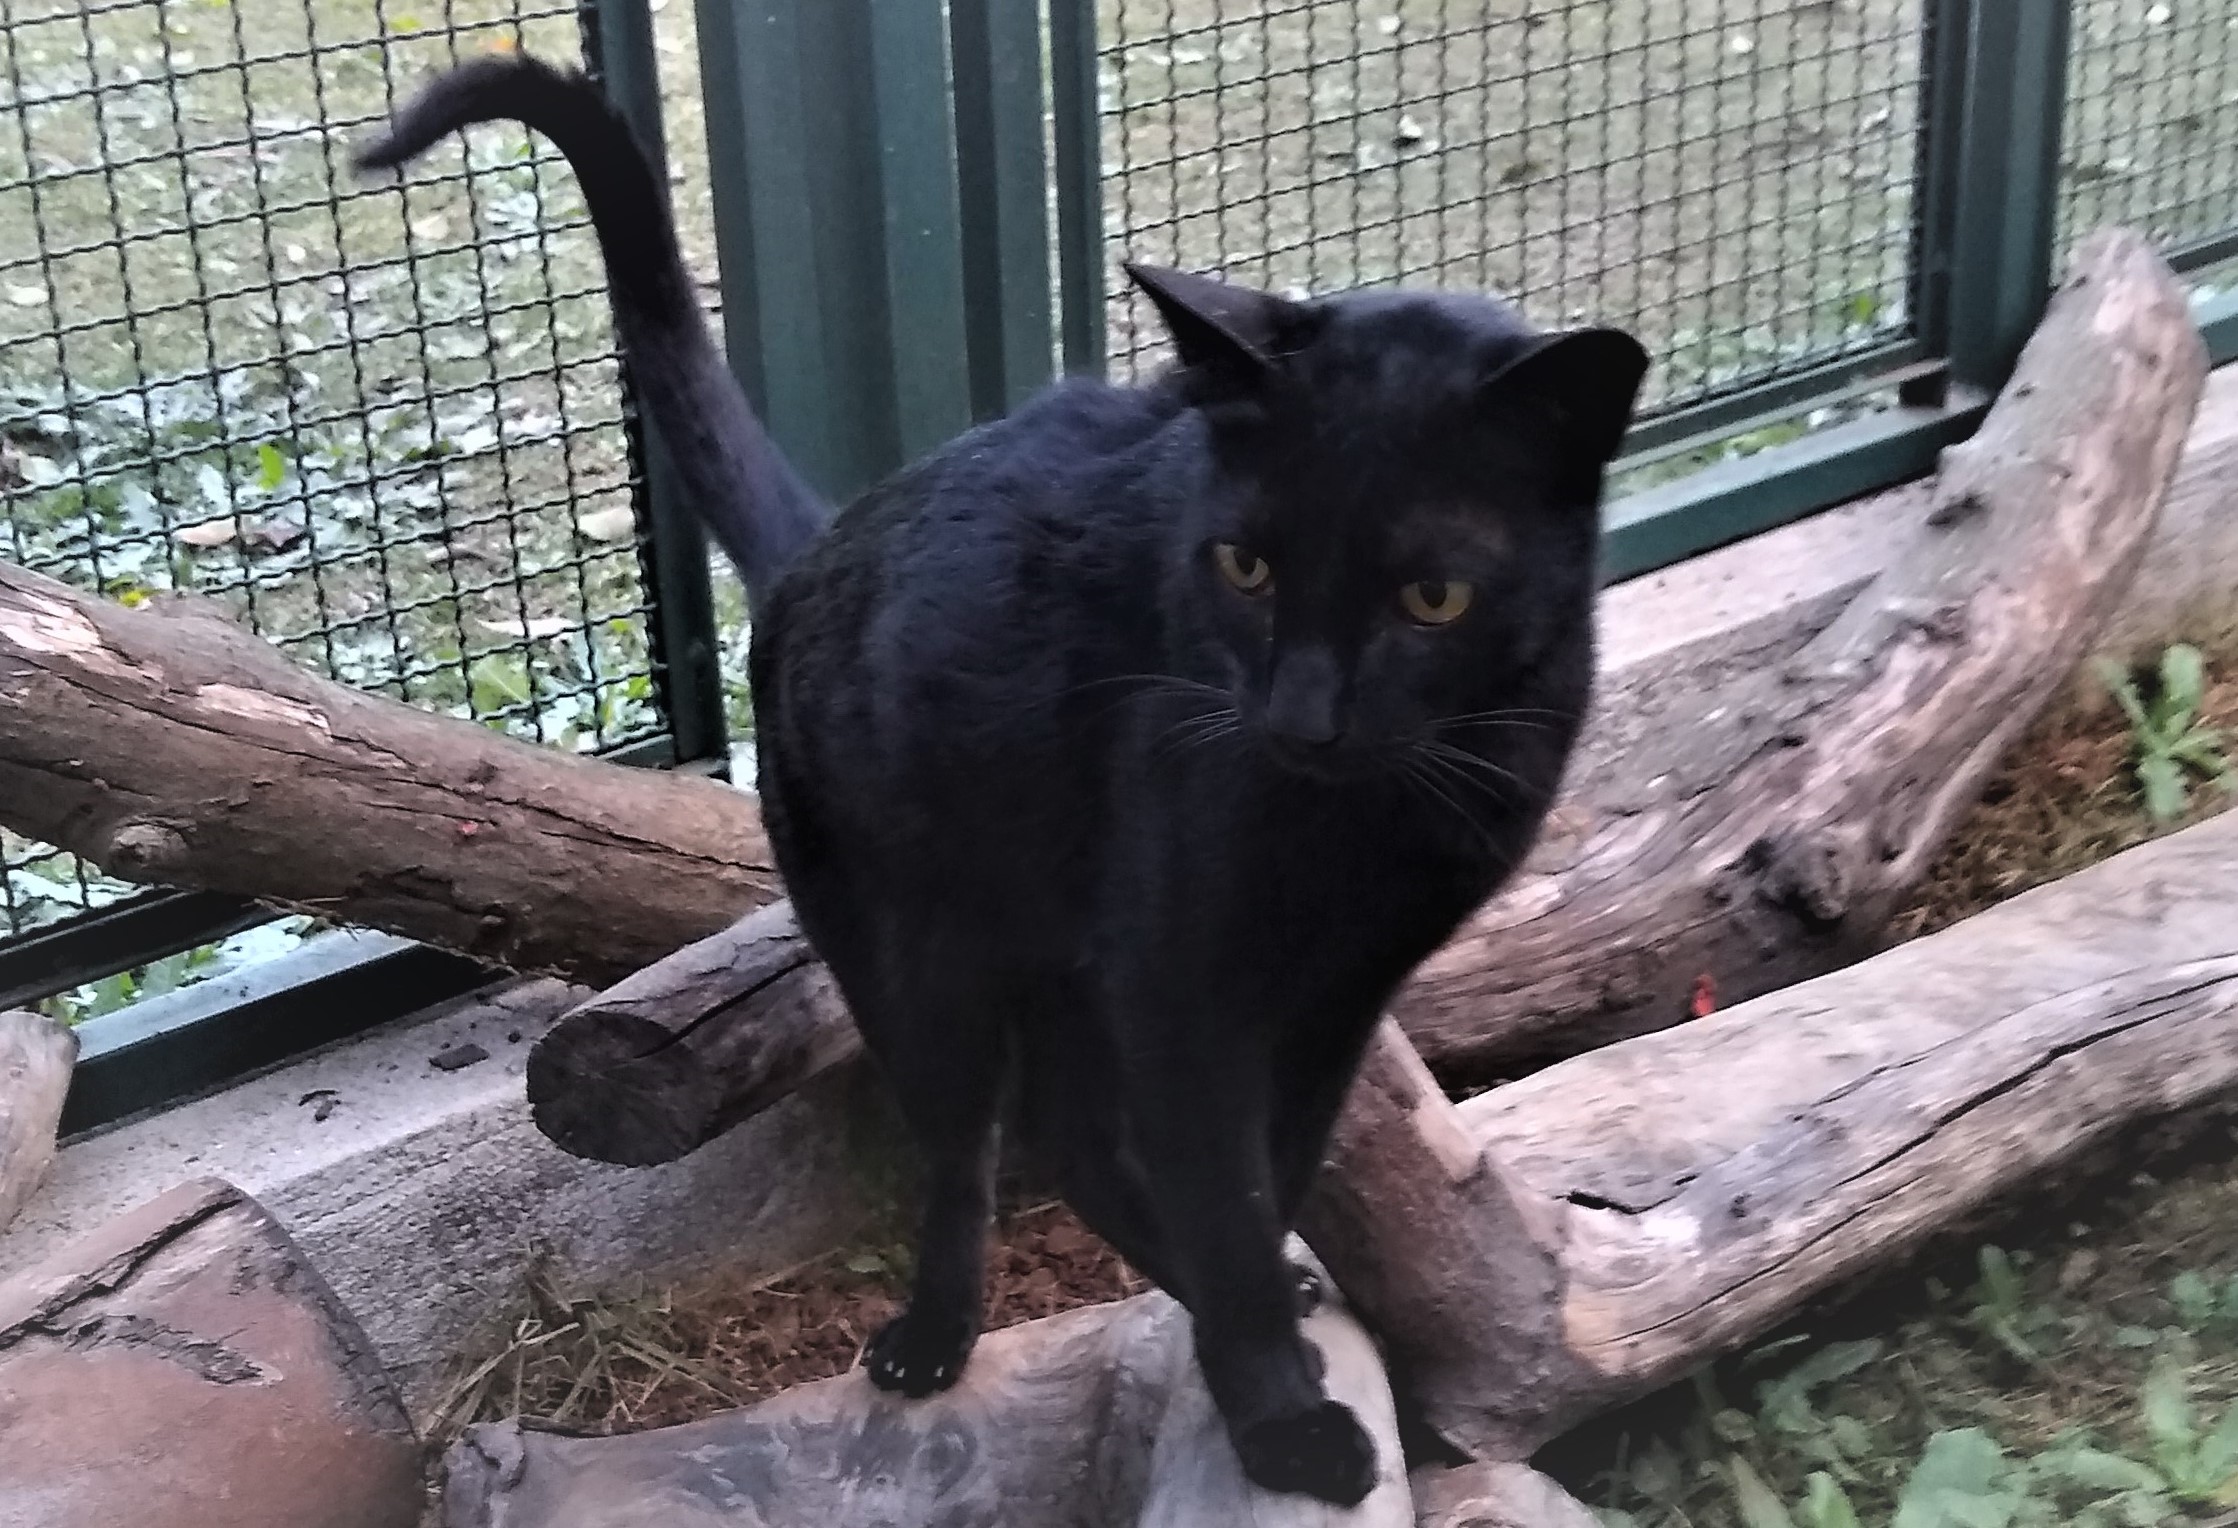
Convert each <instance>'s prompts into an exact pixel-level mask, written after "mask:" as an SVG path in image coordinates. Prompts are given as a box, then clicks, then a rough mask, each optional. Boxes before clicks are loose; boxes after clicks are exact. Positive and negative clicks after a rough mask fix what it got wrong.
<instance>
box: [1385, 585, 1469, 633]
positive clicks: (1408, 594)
mask: <svg viewBox="0 0 2238 1528" xmlns="http://www.w3.org/2000/svg"><path fill="white" fill-rule="evenodd" d="M1475 595H1476V591H1475V590H1474V589H1472V588H1470V587H1469V586H1468V585H1467V584H1465V583H1463V582H1461V581H1460V580H1459V579H1456V578H1425V579H1422V580H1420V581H1419V582H1417V583H1411V584H1408V585H1407V586H1406V587H1405V588H1403V589H1401V590H1400V591H1399V606H1400V608H1401V609H1403V610H1405V611H1406V613H1407V619H1408V620H1410V621H1413V622H1415V623H1416V624H1417V625H1420V626H1450V625H1451V624H1452V623H1453V622H1455V621H1458V620H1460V619H1461V612H1462V611H1464V610H1466V609H1468V608H1469V601H1470V600H1471V599H1472V598H1474V597H1475Z"/></svg>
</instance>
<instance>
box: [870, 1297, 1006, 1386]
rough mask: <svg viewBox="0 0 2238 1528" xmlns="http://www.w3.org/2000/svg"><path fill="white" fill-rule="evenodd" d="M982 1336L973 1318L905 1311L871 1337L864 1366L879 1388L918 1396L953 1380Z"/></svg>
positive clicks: (949, 1383)
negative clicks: (960, 1318)
mask: <svg viewBox="0 0 2238 1528" xmlns="http://www.w3.org/2000/svg"><path fill="white" fill-rule="evenodd" d="M978 1340H979V1329H978V1328H977V1327H976V1326H974V1325H972V1324H971V1323H970V1322H968V1321H962V1320H957V1319H955V1318H944V1317H937V1316H927V1315H923V1314H921V1313H919V1312H917V1311H914V1310H909V1311H904V1312H902V1314H900V1315H899V1316H896V1317H895V1318H894V1319H893V1320H891V1321H889V1322H887V1323H886V1324H885V1325H884V1326H883V1327H881V1328H880V1329H879V1332H878V1335H877V1336H875V1337H873V1338H871V1339H870V1346H869V1347H867V1348H865V1349H864V1350H863V1367H864V1368H865V1369H867V1370H869V1371H870V1382H871V1383H872V1384H874V1385H876V1386H877V1387H878V1388H879V1389H881V1390H893V1391H897V1392H899V1393H900V1394H902V1395H906V1396H908V1397H909V1398H910V1399H912V1400H915V1399H916V1398H918V1397H919V1396H926V1395H931V1394H932V1393H933V1392H934V1391H936V1390H946V1389H947V1388H948V1387H949V1386H950V1385H953V1384H954V1383H955V1382H956V1379H957V1377H958V1376H959V1375H961V1374H962V1373H963V1372H964V1360H965V1359H967V1358H969V1357H970V1356H971V1349H972V1344H973V1343H975V1342H977V1341H978Z"/></svg>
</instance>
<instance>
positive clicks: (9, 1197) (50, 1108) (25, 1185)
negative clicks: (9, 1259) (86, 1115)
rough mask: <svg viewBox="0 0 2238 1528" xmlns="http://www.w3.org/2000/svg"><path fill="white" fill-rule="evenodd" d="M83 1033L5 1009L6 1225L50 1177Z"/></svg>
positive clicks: (2, 1149)
mask: <svg viewBox="0 0 2238 1528" xmlns="http://www.w3.org/2000/svg"><path fill="white" fill-rule="evenodd" d="M77 1061H78V1037H77V1036H76V1035H75V1034H73V1033H71V1032H70V1031H69V1030H68V1029H66V1028H64V1027H63V1026H62V1025H60V1024H57V1023H55V1022H54V1020H52V1019H49V1018H44V1017H42V1016H40V1015H39V1014H36V1013H20V1012H11V1013H0V1231H5V1230H7V1228H8V1222H9V1221H11V1220H13V1219H15V1218H16V1212H17V1211H18V1210H20V1209H22V1208H23V1207H24V1205H25V1204H26V1203H28V1202H29V1201H30V1198H31V1196H32V1195H33V1194H34V1193H36V1192H37V1191H38V1188H39V1185H40V1184H41V1183H43V1182H45V1181H46V1176H47V1168H48V1167H50V1166H51V1165H53V1162H54V1133H55V1129H56V1127H57V1126H59V1125H60V1124H61V1123H62V1100H63V1096H64V1095H65V1094H67V1093H68V1092H69V1091H70V1070H71V1068H72V1067H74V1066H76V1065H77Z"/></svg>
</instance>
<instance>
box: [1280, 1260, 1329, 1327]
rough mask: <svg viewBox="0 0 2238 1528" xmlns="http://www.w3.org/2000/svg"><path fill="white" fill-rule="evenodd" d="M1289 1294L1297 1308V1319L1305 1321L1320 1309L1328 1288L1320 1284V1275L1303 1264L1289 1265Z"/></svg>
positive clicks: (1327, 1293)
mask: <svg viewBox="0 0 2238 1528" xmlns="http://www.w3.org/2000/svg"><path fill="white" fill-rule="evenodd" d="M1290 1292H1291V1295H1292V1297H1293V1298H1294V1299H1295V1300H1296V1302H1297V1306H1298V1319H1299V1320H1300V1321H1303V1320H1305V1318H1306V1317H1308V1316H1310V1315H1312V1314H1313V1313H1314V1312H1315V1311H1317V1310H1319V1309H1320V1308H1321V1302H1322V1301H1323V1300H1325V1299H1327V1298H1328V1295H1329V1286H1328V1285H1326V1284H1324V1283H1322V1282H1321V1275H1320V1274H1318V1273H1315V1272H1314V1271H1313V1270H1312V1269H1311V1268H1308V1267H1306V1266H1305V1265H1304V1264H1303V1263H1292V1264H1291V1265H1290Z"/></svg>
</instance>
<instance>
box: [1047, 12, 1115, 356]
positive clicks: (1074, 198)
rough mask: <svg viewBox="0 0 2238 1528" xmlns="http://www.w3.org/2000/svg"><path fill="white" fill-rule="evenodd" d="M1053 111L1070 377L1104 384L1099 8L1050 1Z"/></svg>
mask: <svg viewBox="0 0 2238 1528" xmlns="http://www.w3.org/2000/svg"><path fill="white" fill-rule="evenodd" d="M1049 110H1050V118H1051V121H1050V143H1051V151H1052V155H1053V158H1054V160H1055V164H1054V169H1055V172H1056V182H1057V186H1056V192H1057V196H1056V200H1057V285H1058V312H1059V330H1060V334H1061V337H1062V340H1063V345H1064V358H1065V370H1067V371H1069V372H1076V373H1083V374H1087V375H1091V376H1101V375H1102V374H1103V370H1104V340H1105V331H1104V312H1103V286H1104V248H1103V122H1102V118H1101V115H1100V113H1099V110H1098V96H1097V84H1096V0H1049Z"/></svg>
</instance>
